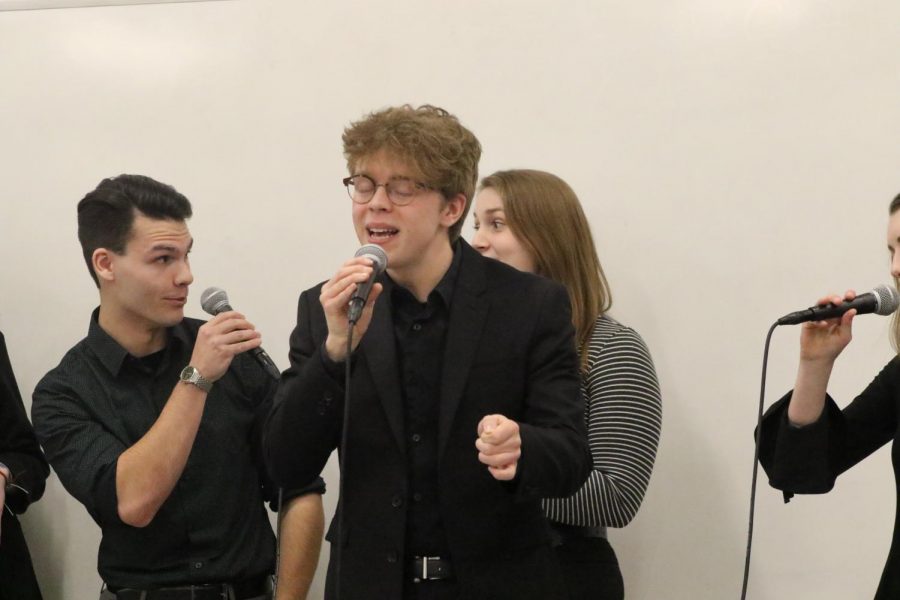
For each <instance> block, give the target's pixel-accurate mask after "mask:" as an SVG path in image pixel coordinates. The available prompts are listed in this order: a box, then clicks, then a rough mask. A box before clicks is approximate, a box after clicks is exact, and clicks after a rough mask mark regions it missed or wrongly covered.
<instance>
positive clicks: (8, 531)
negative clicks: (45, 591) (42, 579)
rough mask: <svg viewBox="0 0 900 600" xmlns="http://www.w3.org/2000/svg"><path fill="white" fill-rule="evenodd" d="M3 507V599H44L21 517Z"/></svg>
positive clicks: (0, 559)
mask: <svg viewBox="0 0 900 600" xmlns="http://www.w3.org/2000/svg"><path fill="white" fill-rule="evenodd" d="M0 510H2V511H3V516H2V519H3V521H2V523H3V525H2V527H3V530H2V533H0V535H2V536H3V537H2V538H0V542H2V543H0V600H41V590H40V588H39V587H38V582H37V579H36V578H35V576H34V568H32V565H31V555H30V554H29V553H28V546H26V545H25V536H24V535H23V534H22V527H21V526H20V525H19V520H18V519H17V518H16V517H15V516H13V515H11V514H9V512H8V511H7V510H6V509H5V508H4V507H3V506H0Z"/></svg>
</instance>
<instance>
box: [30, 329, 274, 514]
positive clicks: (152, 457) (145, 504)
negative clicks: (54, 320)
mask: <svg viewBox="0 0 900 600" xmlns="http://www.w3.org/2000/svg"><path fill="white" fill-rule="evenodd" d="M259 343H260V340H259V335H258V334H257V333H256V332H255V331H253V329H252V325H250V324H249V323H247V322H246V321H245V320H244V319H243V318H242V317H241V316H240V315H238V314H237V313H233V312H231V313H222V314H221V315H218V316H217V317H215V318H214V319H212V320H210V321H209V322H208V323H206V324H204V325H203V326H202V327H201V328H200V331H199V332H198V337H197V341H196V342H195V345H194V352H193V355H192V357H191V362H192V364H193V365H194V366H196V367H197V368H198V369H199V370H200V372H201V373H203V375H204V377H208V378H209V379H211V380H216V379H218V378H219V377H221V375H222V374H223V373H224V372H225V370H227V368H228V365H229V364H230V362H231V358H232V357H233V356H234V355H235V354H237V353H239V352H243V351H244V350H246V349H250V348H253V347H255V346H257V345H259ZM73 360H74V359H73ZM87 369H89V367H87V366H85V365H84V364H83V363H78V362H66V361H65V360H64V363H63V364H62V365H60V367H59V368H58V369H57V370H55V371H54V372H53V373H52V375H48V377H45V378H44V380H42V381H41V382H40V383H39V384H38V386H37V388H36V389H35V392H34V402H33V404H32V417H33V420H34V426H35V431H36V433H37V436H38V439H39V440H40V442H41V444H42V445H43V447H44V450H45V451H46V453H47V457H48V458H49V459H50V462H51V463H52V464H53V466H54V469H55V470H56V472H57V475H58V476H59V478H60V481H61V482H62V483H63V485H64V486H65V487H66V489H67V490H68V491H69V492H70V493H71V494H72V495H73V496H75V498H76V499H78V500H79V501H80V502H81V503H82V504H84V505H85V507H86V508H87V509H88V511H89V512H90V513H91V516H92V517H93V518H94V520H95V521H97V523H98V524H101V525H103V524H105V523H125V524H128V525H131V526H135V527H141V526H146V525H147V524H149V523H150V522H151V521H152V520H153V518H154V517H155V515H156V513H157V511H158V510H159V508H160V507H161V506H162V504H163V503H164V502H165V500H166V499H167V498H168V497H169V495H170V494H171V491H172V489H173V488H174V486H175V483H176V482H177V481H178V478H179V477H180V476H181V473H182V471H183V470H184V465H185V462H186V460H187V456H188V455H189V454H190V450H191V447H192V446H193V440H194V437H195V436H196V433H197V428H198V425H199V421H200V417H201V415H202V412H203V407H204V404H205V393H204V392H202V391H201V390H200V389H199V388H196V386H193V385H188V384H183V383H178V384H176V386H175V388H174V389H173V391H172V394H171V396H170V397H169V398H168V400H167V401H166V405H165V406H164V407H163V410H162V412H161V413H160V416H159V417H158V418H157V420H156V421H155V422H154V423H153V425H152V426H151V427H150V429H149V430H148V431H147V432H146V433H145V434H144V435H143V436H142V437H141V438H140V439H139V440H138V441H137V442H135V443H134V444H133V445H131V446H130V447H129V446H128V445H127V444H126V443H125V442H124V441H123V440H122V439H121V438H120V437H118V436H117V435H116V434H115V433H113V432H112V431H110V429H109V428H108V426H107V424H105V423H104V422H103V421H102V419H101V418H100V417H99V416H98V414H97V413H96V412H95V411H96V408H95V402H94V401H93V400H94V399H91V398H85V397H84V396H83V392H82V390H80V389H79V380H80V378H82V377H85V376H88V374H89V373H90V371H88V370H87ZM194 388H196V389H194Z"/></svg>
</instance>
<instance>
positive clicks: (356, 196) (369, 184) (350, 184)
mask: <svg viewBox="0 0 900 600" xmlns="http://www.w3.org/2000/svg"><path fill="white" fill-rule="evenodd" d="M343 181H344V185H345V186H346V187H347V193H348V194H350V199H351V200H353V201H354V202H356V203H357V204H368V203H369V201H370V200H372V198H373V197H375V191H376V190H377V189H378V188H379V187H382V186H383V187H384V191H385V192H386V193H387V197H388V199H390V201H391V203H392V204H395V205H396V206H405V205H407V204H409V203H410V202H412V201H413V199H414V198H415V197H416V196H418V195H419V194H421V193H422V192H425V191H427V190H430V189H432V188H431V187H429V186H427V185H425V184H424V183H422V182H420V181H414V180H412V179H409V178H407V177H395V178H393V179H391V180H390V181H388V182H386V183H375V180H374V179H372V178H371V177H369V176H368V175H351V176H350V177H345V178H344V180H343Z"/></svg>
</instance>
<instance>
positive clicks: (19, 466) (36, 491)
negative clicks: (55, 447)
mask: <svg viewBox="0 0 900 600" xmlns="http://www.w3.org/2000/svg"><path fill="white" fill-rule="evenodd" d="M0 435H2V440H0V463H3V464H4V465H6V468H5V469H4V468H0V473H2V479H0V486H2V489H0V494H2V495H3V498H2V502H0V510H2V506H3V505H4V504H8V506H9V508H10V510H12V511H13V512H15V513H22V512H24V511H25V509H26V508H27V507H28V505H29V504H30V503H32V502H35V501H37V500H38V499H40V497H41V496H42V495H43V493H44V482H45V481H46V479H47V476H48V475H49V474H50V467H49V466H47V461H46V460H45V459H44V454H43V452H41V448H40V446H38V443H37V439H36V438H35V436H34V430H33V429H32V427H31V423H29V422H28V417H27V416H26V414H25V406H24V404H23V403H22V396H21V395H20V394H19V386H18V385H17V383H16V378H15V375H14V374H13V370H12V365H11V364H10V361H9V355H8V354H7V351H6V344H5V342H4V339H3V334H2V333H0ZM11 484H15V485H14V486H13V485H11ZM7 486H9V492H8V493H7V492H6V487H7Z"/></svg>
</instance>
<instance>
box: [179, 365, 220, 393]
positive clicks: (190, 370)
mask: <svg viewBox="0 0 900 600" xmlns="http://www.w3.org/2000/svg"><path fill="white" fill-rule="evenodd" d="M178 379H179V381H181V382H182V383H187V384H190V385H194V386H197V387H198V388H200V389H201V390H203V391H204V392H206V393H207V394H208V393H209V392H210V390H212V386H213V382H212V381H210V380H209V379H206V378H205V377H204V376H203V374H202V373H200V371H199V369H197V367H194V366H192V365H188V366H186V367H185V368H184V369H182V370H181V374H180V375H179V376H178Z"/></svg>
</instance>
